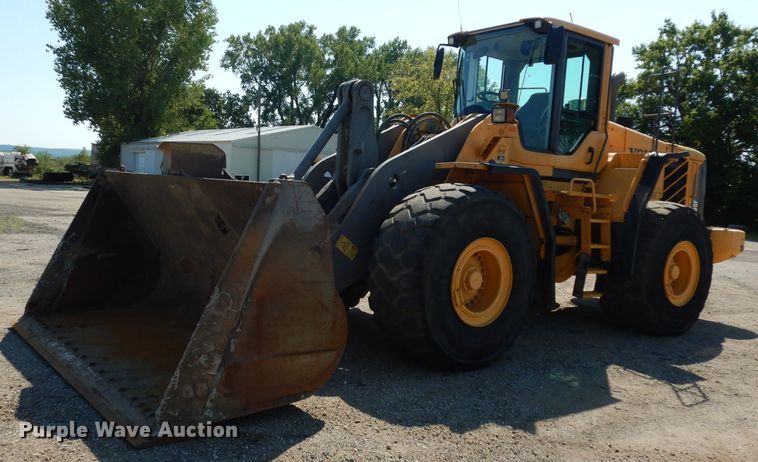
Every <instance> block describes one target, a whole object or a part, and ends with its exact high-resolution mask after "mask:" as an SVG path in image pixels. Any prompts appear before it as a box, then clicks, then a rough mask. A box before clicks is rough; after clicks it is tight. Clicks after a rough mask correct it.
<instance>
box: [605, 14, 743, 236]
mask: <svg viewBox="0 0 758 462" xmlns="http://www.w3.org/2000/svg"><path fill="white" fill-rule="evenodd" d="M756 45H758V29H756V28H755V27H751V28H741V27H739V26H737V25H735V24H734V23H733V22H732V21H730V20H729V18H728V17H727V15H726V13H719V14H715V13H713V14H712V15H711V22H710V23H709V24H703V23H701V22H695V23H694V24H692V25H690V26H687V27H685V28H683V29H680V28H678V27H677V26H676V25H675V24H674V23H673V22H671V21H670V20H667V21H665V23H664V25H663V27H662V28H661V29H660V33H659V36H658V38H657V39H656V40H655V41H653V42H651V43H648V44H643V45H640V46H637V47H634V48H633V53H634V55H635V57H636V59H637V63H638V68H639V69H640V70H641V72H640V74H639V75H638V77H637V78H636V79H634V80H632V81H630V82H629V83H628V84H627V85H625V86H624V87H622V92H621V97H622V98H624V101H623V102H622V104H621V105H620V106H619V109H618V110H619V114H620V115H626V116H629V117H631V118H632V119H633V122H634V126H635V128H638V129H639V130H641V131H643V132H646V133H656V132H659V133H660V134H661V137H662V138H667V139H671V138H675V139H676V141H677V142H679V143H681V144H684V145H688V146H692V147H693V148H695V149H698V150H700V151H702V152H703V153H705V155H706V157H707V168H708V178H707V180H708V181H707V192H706V204H705V213H706V218H707V219H708V221H709V222H712V223H715V224H728V223H741V224H749V225H751V226H753V227H758V209H757V208H756V207H745V205H744V204H755V203H758V181H757V180H758V154H757V150H756V148H757V145H758V91H757V90H758V48H757V46H756ZM660 73H665V74H669V75H668V76H667V77H665V78H664V80H663V82H662V85H663V87H662V88H663V92H662V98H661V99H659V89H660V88H661V82H660V79H659V78H657V77H655V75H656V74H660ZM661 112H667V113H671V114H672V116H670V117H663V118H645V117H642V114H643V113H648V114H649V113H661Z"/></svg>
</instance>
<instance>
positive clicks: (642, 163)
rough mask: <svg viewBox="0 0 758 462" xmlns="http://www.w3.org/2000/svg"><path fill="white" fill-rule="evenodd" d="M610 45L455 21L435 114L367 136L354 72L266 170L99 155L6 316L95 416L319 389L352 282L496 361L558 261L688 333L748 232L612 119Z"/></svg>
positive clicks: (700, 168)
mask: <svg viewBox="0 0 758 462" xmlns="http://www.w3.org/2000/svg"><path fill="white" fill-rule="evenodd" d="M617 43H618V41H617V40H616V39H614V38H612V37H609V36H607V35H603V34H600V33H597V32H594V31H591V30H588V29H586V28H583V27H580V26H577V25H574V24H570V23H566V22H563V21H559V20H556V19H550V18H530V19H524V20H521V21H518V22H515V23H511V24H506V25H503V26H498V27H492V28H489V29H484V30H479V31H474V32H460V33H456V34H454V35H452V36H450V37H449V39H448V43H447V44H446V46H451V47H455V48H457V49H458V50H459V62H458V71H457V72H458V75H457V84H456V90H455V91H456V98H455V108H454V114H455V119H454V120H453V121H452V123H449V122H448V121H446V120H444V118H442V117H441V116H439V115H437V114H421V115H419V116H407V115H398V116H394V117H392V118H390V119H388V120H387V121H385V122H384V123H383V124H382V125H381V126H380V129H379V131H378V133H377V131H376V129H375V125H374V120H373V94H372V90H371V86H370V85H369V84H368V83H367V82H365V81H351V82H346V83H344V84H342V85H341V87H340V88H339V91H338V103H339V105H338V107H337V110H336V112H335V115H334V116H333V118H332V119H331V120H330V121H329V122H328V124H327V125H326V127H325V129H324V131H323V134H322V135H321V136H320V137H319V139H317V140H316V142H315V143H314V145H313V147H312V148H311V150H310V151H309V152H308V154H307V155H306V156H305V158H304V159H303V162H302V163H301V164H300V166H299V167H298V168H297V169H296V171H295V172H294V174H292V175H289V176H286V175H285V176H282V177H281V178H279V179H276V180H272V181H270V182H268V183H256V182H243V181H234V180H231V179H226V178H224V171H223V170H222V167H223V165H221V164H223V162H221V164H219V163H218V162H217V160H218V159H223V157H222V156H221V157H220V156H219V155H218V153H215V152H210V151H212V149H210V148H207V147H205V148H203V149H205V151H204V152H206V154H208V155H209V156H211V158H212V159H211V160H213V161H209V162H206V163H205V164H203V165H206V166H209V167H208V169H207V171H206V172H205V173H203V172H198V171H197V168H195V170H193V171H192V175H190V174H188V173H187V172H184V173H185V174H184V175H171V176H168V175H167V176H151V175H141V174H132V173H124V172H115V171H106V172H103V173H102V174H101V175H100V177H99V178H98V179H97V181H96V183H95V185H94V186H93V188H92V190H91V191H90V193H89V194H88V196H87V197H86V199H85V201H84V203H83V204H82V207H81V209H80V210H79V212H78V213H77V215H76V217H75V218H74V221H73V222H72V224H71V226H70V228H69V230H68V231H67V233H66V234H65V236H64V237H63V240H62V242H61V243H60V245H59V246H58V248H57V249H56V251H55V254H54V255H53V257H52V259H51V261H50V263H49V264H48V266H47V268H46V270H45V271H44V273H43V275H42V277H41V279H40V281H39V283H38V284H37V286H36V288H35V290H34V292H33V294H32V296H31V298H30V299H29V302H28V304H27V306H26V310H25V313H24V315H23V317H22V318H21V319H20V320H19V322H18V323H17V324H16V325H15V329H16V331H17V332H19V333H20V334H21V335H22V336H23V337H24V338H25V339H26V340H27V341H28V342H29V343H30V344H31V345H32V346H33V347H34V348H35V349H36V350H37V351H38V352H39V353H40V354H41V355H42V356H43V357H44V358H46V359H47V360H48V361H49V362H50V363H51V364H52V365H53V367H54V368H55V369H56V370H57V371H58V372H59V373H60V374H61V375H63V376H64V377H65V378H66V379H67V380H68V381H69V382H70V383H71V384H72V385H73V386H74V387H75V388H76V389H77V390H78V391H79V392H80V393H81V394H82V395H83V396H84V397H85V398H86V399H87V400H89V401H90V403H92V404H93V406H95V407H96V408H97V409H98V410H99V411H100V412H101V413H102V414H103V415H104V416H105V417H107V418H109V419H113V420H115V421H117V422H118V423H121V424H128V425H149V426H151V427H152V428H157V426H158V425H160V424H161V423H162V422H168V423H170V424H194V423H197V422H207V421H212V422H219V421H223V420H226V419H231V418H234V417H239V416H242V415H247V414H251V413H254V412H257V411H261V410H264V409H268V408H273V407H276V406H280V405H283V404H286V403H290V402H293V401H296V400H299V399H302V398H304V397H306V396H308V395H310V394H312V393H314V392H316V391H317V390H318V389H319V387H320V386H322V385H323V384H324V383H325V382H326V381H327V380H328V379H329V377H330V375H331V374H332V372H333V371H334V370H335V368H336V367H337V364H338V363H339V361H340V357H341V354H342V351H343V349H344V347H345V341H346V332H347V321H346V310H345V307H346V306H347V307H349V306H353V305H354V304H355V303H357V301H358V300H359V299H360V298H361V297H363V296H364V295H365V294H366V293H367V292H370V299H369V302H370V305H371V308H372V310H373V311H374V318H375V319H376V322H377V323H378V326H379V327H380V329H381V330H382V331H383V333H384V335H385V336H386V338H387V339H388V341H389V342H390V343H392V344H394V345H395V346H397V347H399V348H400V349H401V350H402V351H404V352H405V353H406V354H408V355H409V356H411V357H413V358H415V359H417V360H419V361H423V362H425V363H428V364H432V365H435V366H439V367H444V368H452V369H466V368H473V367H479V366H482V365H485V364H487V363H488V362H490V361H493V360H494V359H495V358H497V357H498V356H499V355H500V354H501V353H502V352H503V351H504V350H505V349H506V348H508V346H509V345H511V343H512V342H513V340H514V338H515V336H516V335H517V334H518V332H519V329H520V328H521V327H522V325H523V324H524V322H525V320H526V319H527V317H528V316H529V315H530V313H534V312H539V311H549V310H552V309H554V307H555V283H557V282H562V281H565V280H567V279H569V278H570V277H572V276H573V277H574V278H575V284H574V295H575V296H576V297H580V298H588V297H589V298H599V299H600V303H601V304H602V306H603V307H604V308H605V310H606V312H607V313H608V315H609V317H610V318H611V319H612V320H613V321H615V322H616V323H618V324H619V325H621V326H623V327H625V328H629V329H634V330H638V331H642V332H647V333H652V334H659V335H670V334H679V333H682V332H685V331H686V330H687V329H689V328H690V327H691V326H692V325H693V323H694V322H695V321H696V320H697V318H698V316H699V314H700V312H701V310H702V309H703V306H704V303H705V300H706V297H707V295H708V289H709V285H710V281H711V271H712V265H713V263H715V262H719V261H722V260H725V259H728V258H731V257H734V256H736V255H737V254H738V253H739V252H740V251H741V250H742V246H743V245H744V233H743V232H741V231H736V230H731V229H723V228H708V227H706V226H705V224H704V222H703V218H702V216H703V199H704V193H705V189H704V188H705V156H704V155H703V154H702V153H700V152H698V151H696V150H694V149H691V148H687V147H685V146H679V145H676V144H671V143H666V142H663V141H659V140H656V139H655V138H654V137H651V136H648V135H644V134H641V133H638V132H636V131H634V130H631V129H629V128H625V127H623V126H622V125H620V124H618V123H616V122H614V121H613V120H614V119H615V117H614V114H613V106H614V104H613V103H614V101H615V99H616V92H617V89H618V85H619V83H620V81H621V80H620V79H619V78H616V77H612V76H611V60H612V55H613V46H614V45H615V44H617ZM442 59H444V52H442V51H440V52H439V53H438V59H437V61H436V63H435V73H436V74H437V75H438V74H439V69H441V64H442ZM335 132H336V133H338V140H339V141H338V150H337V153H335V154H333V155H330V156H327V157H323V158H320V159H319V157H318V156H319V155H320V152H321V150H322V149H323V147H324V146H325V144H326V142H327V140H328V139H329V138H330V137H331V136H332V135H333V134H334V133H335ZM190 148H191V147H188V149H190ZM195 154H196V155H197V156H199V157H202V152H201V153H195ZM172 156H173V157H175V158H177V159H180V158H181V153H179V152H175V153H173V154H172ZM188 158H191V156H189V157H188ZM317 159H318V160H317ZM178 165H179V164H177V166H178ZM175 167H176V166H175ZM172 170H173V171H174V172H175V173H176V172H180V173H181V171H182V169H181V168H179V167H176V168H172ZM590 274H594V275H596V276H595V281H596V282H595V285H594V287H593V288H592V289H591V290H587V288H586V287H585V285H586V278H587V275H590ZM131 442H132V443H133V444H138V445H140V444H146V443H147V441H145V440H140V439H132V440H131Z"/></svg>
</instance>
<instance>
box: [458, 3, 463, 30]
mask: <svg viewBox="0 0 758 462" xmlns="http://www.w3.org/2000/svg"><path fill="white" fill-rule="evenodd" d="M458 23H459V24H460V26H461V29H460V31H461V32H463V17H462V16H461V0H458Z"/></svg>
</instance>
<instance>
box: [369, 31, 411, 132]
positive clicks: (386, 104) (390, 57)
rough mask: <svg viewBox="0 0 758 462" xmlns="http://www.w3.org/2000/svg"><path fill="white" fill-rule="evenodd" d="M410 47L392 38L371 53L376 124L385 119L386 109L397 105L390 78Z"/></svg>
mask: <svg viewBox="0 0 758 462" xmlns="http://www.w3.org/2000/svg"><path fill="white" fill-rule="evenodd" d="M410 49H411V48H410V46H408V42H406V41H405V40H401V39H400V38H397V37H396V38H394V39H392V40H390V41H389V42H387V43H383V44H382V45H379V46H378V47H377V48H376V49H374V51H373V52H372V53H371V56H370V59H371V64H370V66H371V69H372V70H373V72H374V75H373V76H372V77H371V81H372V83H373V85H374V94H375V95H376V108H375V110H376V114H375V118H376V120H377V123H378V122H379V121H380V120H382V119H384V118H386V117H387V116H388V115H391V114H387V113H386V112H387V108H393V107H395V106H396V105H397V101H395V95H394V91H393V89H392V86H391V85H390V78H391V77H392V73H393V72H392V70H393V68H394V67H395V66H396V64H397V62H398V61H400V59H402V58H403V57H404V56H405V55H406V54H407V53H408V52H409V51H410Z"/></svg>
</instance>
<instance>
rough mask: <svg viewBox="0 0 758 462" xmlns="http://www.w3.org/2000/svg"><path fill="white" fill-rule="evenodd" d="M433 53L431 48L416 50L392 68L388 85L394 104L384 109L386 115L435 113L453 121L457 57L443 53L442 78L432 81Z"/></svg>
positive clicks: (433, 50) (453, 54)
mask: <svg viewBox="0 0 758 462" xmlns="http://www.w3.org/2000/svg"><path fill="white" fill-rule="evenodd" d="M435 53H436V50H435V49H434V48H427V49H426V50H422V49H415V50H412V51H410V52H408V53H407V54H406V55H405V56H404V57H403V58H401V59H400V60H399V61H398V62H397V63H396V64H395V66H393V68H392V72H391V74H390V75H391V77H390V81H389V84H390V88H391V91H392V93H393V98H394V104H393V105H392V106H389V107H387V111H386V113H387V114H391V113H395V112H402V113H405V114H420V113H422V112H438V113H440V114H441V115H442V116H444V117H445V118H446V119H447V120H451V119H452V117H453V101H454V99H455V95H454V81H455V78H456V61H457V60H456V55H455V53H446V55H445V61H444V63H443V69H442V75H441V77H440V79H439V80H433V79H432V72H433V69H434V56H435Z"/></svg>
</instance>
